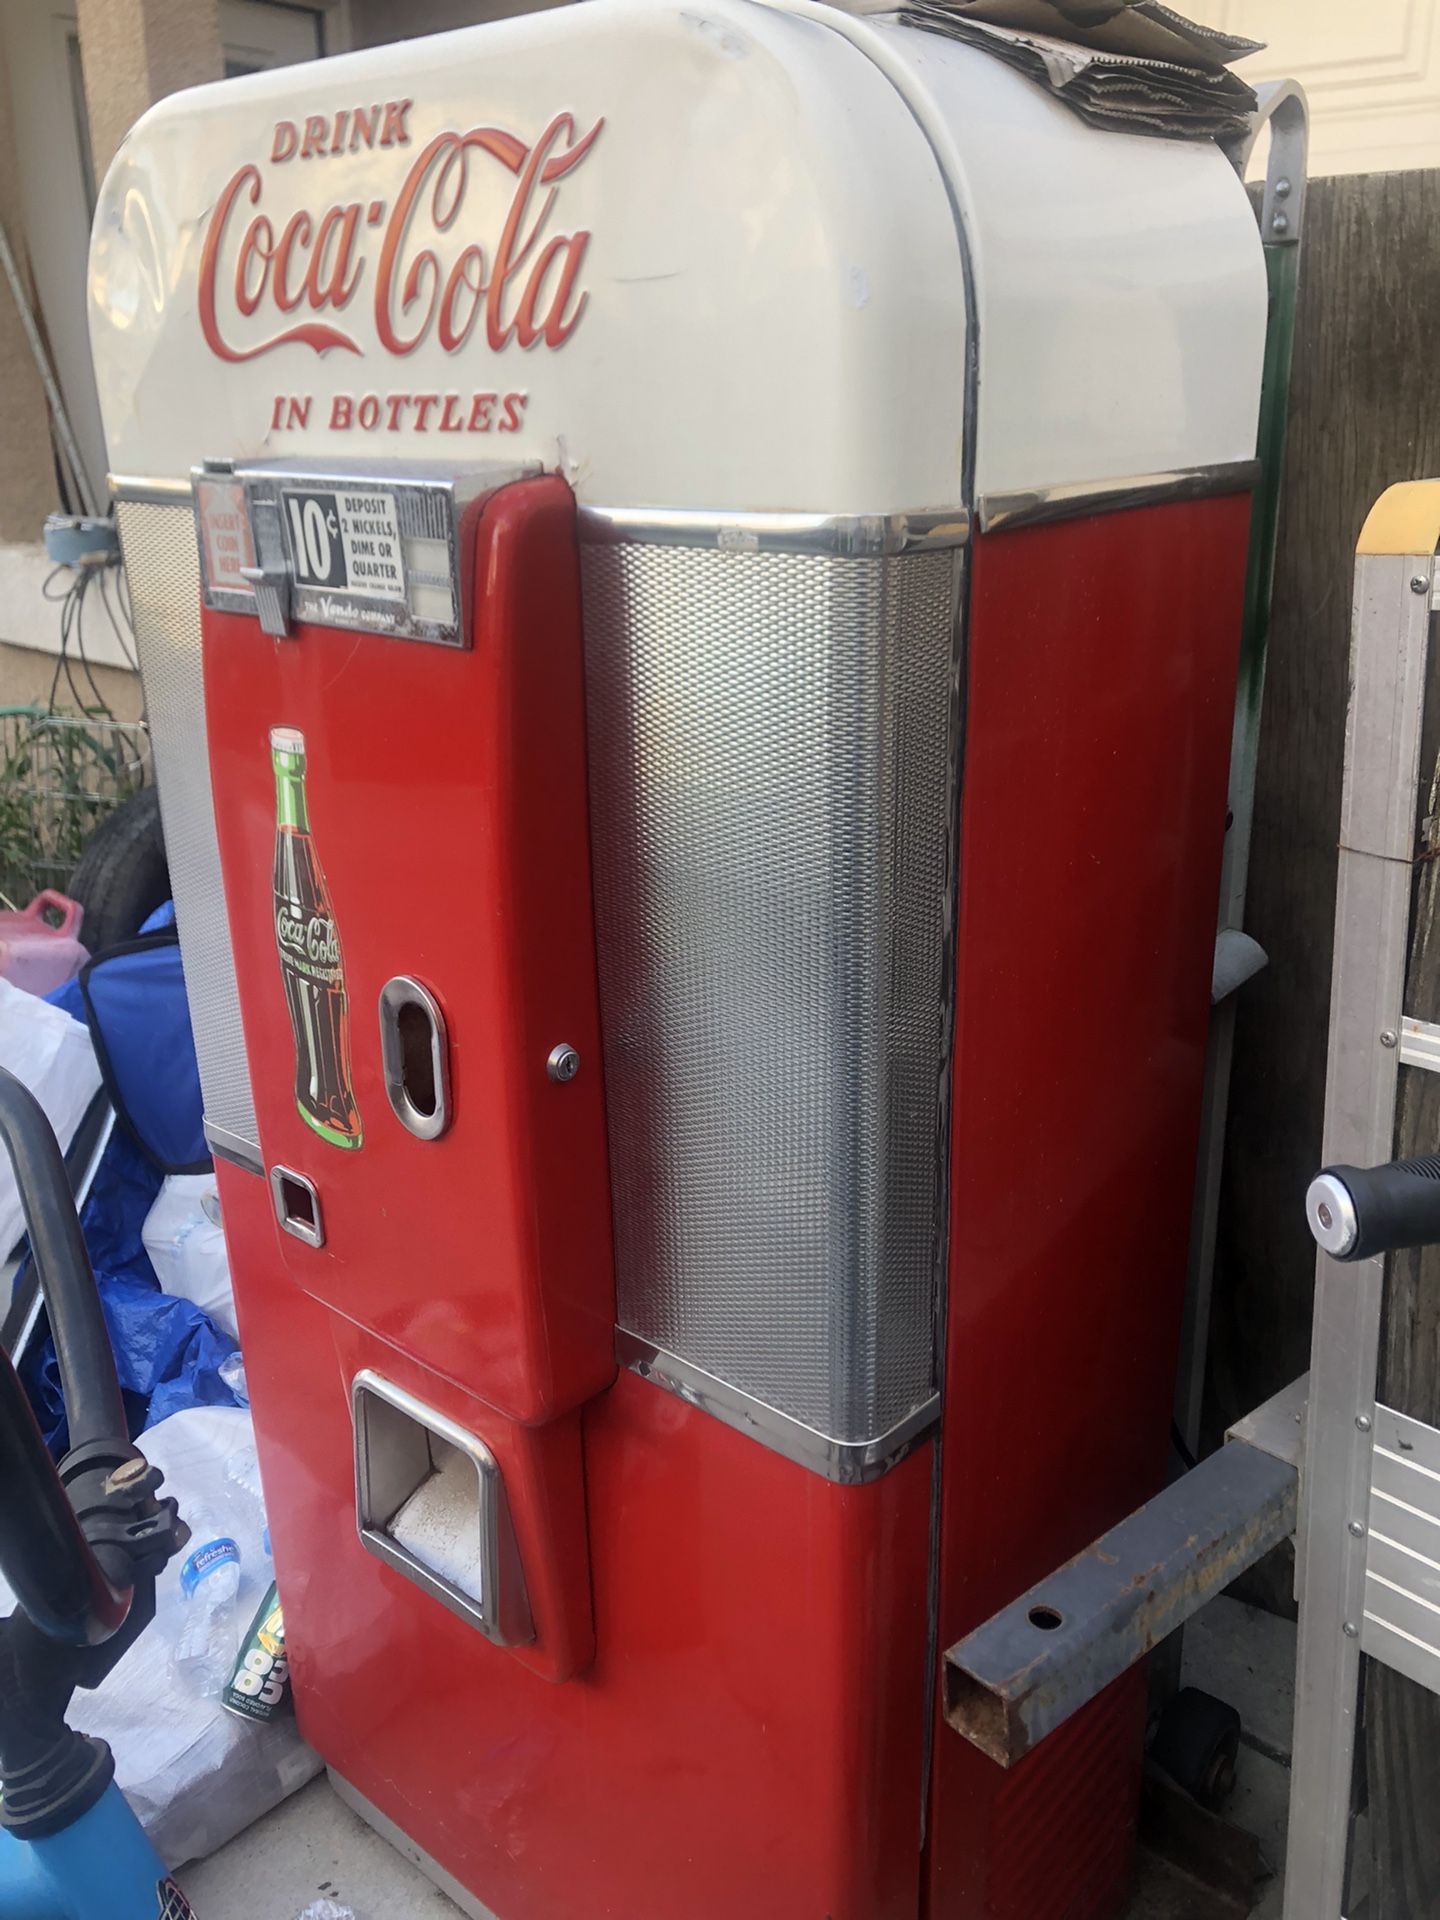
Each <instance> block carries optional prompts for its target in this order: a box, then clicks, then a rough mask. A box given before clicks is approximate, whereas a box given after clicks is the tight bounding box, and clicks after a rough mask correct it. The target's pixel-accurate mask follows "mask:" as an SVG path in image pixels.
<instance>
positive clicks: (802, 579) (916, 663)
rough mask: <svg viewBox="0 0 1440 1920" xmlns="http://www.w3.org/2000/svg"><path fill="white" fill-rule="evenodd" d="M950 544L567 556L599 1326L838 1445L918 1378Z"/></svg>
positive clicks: (934, 1042)
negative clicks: (602, 1190)
mask: <svg viewBox="0 0 1440 1920" xmlns="http://www.w3.org/2000/svg"><path fill="white" fill-rule="evenodd" d="M958 565H959V560H958V557H957V555H956V554H955V553H954V552H953V551H938V552H926V553H920V554H914V555H909V556H905V557H894V556H887V557H880V556H876V557H873V558H841V557H836V556H833V555H825V554H807V553H786V552H765V551H760V552H733V551H719V550H716V548H715V546H714V545H713V544H712V545H711V546H710V547H709V548H699V547H687V546H677V545H650V546H647V545H645V544H634V543H630V544H599V545H592V546H589V547H587V549H586V552H585V592H586V635H585V645H586V659H587V676H588V694H589V724H590V757H591V788H592V790H591V799H592V832H593V837H594V854H595V887H596V919H597V934H598V939H599V955H600V976H601V1004H602V1013H603V1020H604V1030H605V1071H606V1097H607V1101H608V1104H609V1116H610V1153H611V1166H612V1178H613V1183H614V1199H615V1231H616V1259H617V1283H618V1293H619V1316H620V1324H621V1327H622V1329H624V1330H625V1331H626V1332H628V1333H630V1334H633V1335H635V1336H637V1337H638V1338H639V1339H641V1340H643V1341H645V1342H648V1343H651V1344H653V1345H654V1346H655V1347H658V1348H660V1349H663V1350H664V1351H665V1352H666V1353H668V1354H672V1355H675V1356H678V1357H679V1358H680V1359H682V1360H683V1361H685V1362H687V1363H688V1364H689V1365H691V1366H693V1367H696V1368H699V1369H702V1370H703V1371H704V1372H705V1373H706V1374H708V1375H710V1376H713V1377H714V1378H715V1379H717V1380H719V1381H721V1382H724V1383H726V1384H727V1385H729V1386H730V1387H733V1388H738V1389H739V1390H741V1392H743V1393H745V1394H748V1395H750V1396H753V1398H754V1399H755V1400H756V1401H759V1402H761V1403H763V1405H764V1406H765V1407H766V1408H770V1409H773V1410H775V1411H776V1412H778V1413H780V1414H781V1415H783V1416H786V1417H787V1418H788V1419H790V1420H793V1421H796V1422H800V1423H803V1424H804V1426H806V1427H808V1428H811V1429H814V1430H816V1431H818V1432H819V1433H821V1434H824V1435H829V1436H832V1437H834V1438H835V1439H836V1440H839V1441H842V1442H845V1443H854V1442H863V1441H868V1440H872V1439H875V1438H877V1437H878V1436H880V1435H882V1434H886V1433H888V1432H889V1431H890V1430H892V1429H893V1428H895V1427H896V1426H897V1425H898V1424H899V1423H900V1422H902V1421H903V1420H905V1418H906V1417H907V1416H908V1415H910V1414H911V1413H912V1412H913V1411H914V1410H915V1409H916V1408H917V1407H920V1406H922V1405H923V1404H924V1403H925V1402H926V1401H927V1399H928V1398H929V1397H930V1396H931V1394H932V1392H933V1389H934V1368H935V1354H934V1336H933V1324H934V1284H935V1273H936V1255H937V1245H938V1236H939V1231H940V1220H939V1214H940V1201H941V1195H942V1190H943V1182H942V1178H941V1153H940V1147H941V1136H942V1122H943V1105H942V1071H943V1066H944V1058H945V1053H946V1047H947V1039H948V991H947V980H946V975H947V971H948V969H947V966H946V955H947V951H948V947H947V930H948V925H949V915H950V901H949V892H950V889H949V870H950V834H951V824H952V816H953V811H954V807H953V799H954V792H953V760H954V740H953V738H952V732H953V726H952V707H953V701H952V692H953V686H954V678H953V675H954V667H955V661H954V647H955V640H954V634H955V622H954V612H953V609H954V594H955V585H956V572H957V568H958Z"/></svg>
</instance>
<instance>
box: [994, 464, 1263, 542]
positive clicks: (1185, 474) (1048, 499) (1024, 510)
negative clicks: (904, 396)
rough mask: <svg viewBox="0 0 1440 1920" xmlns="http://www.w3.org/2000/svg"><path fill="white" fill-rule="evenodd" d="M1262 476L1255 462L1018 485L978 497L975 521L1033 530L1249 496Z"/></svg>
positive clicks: (996, 525) (996, 528)
mask: <svg viewBox="0 0 1440 1920" xmlns="http://www.w3.org/2000/svg"><path fill="white" fill-rule="evenodd" d="M1259 477H1260V462H1259V461H1258V460H1227V461H1222V462H1218V463H1217V464H1215V465H1213V466H1208V467H1181V468H1179V469H1177V471H1175V472H1174V473H1139V474H1131V475H1127V476H1125V477H1124V478H1120V479H1115V480H1081V481H1075V482H1073V483H1071V484H1070V485H1067V486H1059V487H1022V488H1019V489H1017V490H1016V491H1015V492H1013V493H982V494H981V495H980V497H979V499H978V501H977V502H976V508H977V511H976V518H977V520H978V522H979V526H980V531H981V532H982V533H995V532H998V530H999V529H1000V528H1001V527H1033V526H1038V525H1040V524H1041V522H1043V521H1047V520H1078V519H1084V518H1087V517H1088V516H1089V515H1091V514H1096V513H1119V512H1121V511H1123V510H1124V509H1125V508H1127V507H1148V506H1155V505H1158V504H1159V503H1160V502H1161V501H1166V500H1204V499H1207V498H1209V496H1210V495H1211V494H1219V493H1249V492H1250V491H1251V489H1252V488H1253V487H1254V485H1255V483H1256V481H1257V480H1258V479H1259Z"/></svg>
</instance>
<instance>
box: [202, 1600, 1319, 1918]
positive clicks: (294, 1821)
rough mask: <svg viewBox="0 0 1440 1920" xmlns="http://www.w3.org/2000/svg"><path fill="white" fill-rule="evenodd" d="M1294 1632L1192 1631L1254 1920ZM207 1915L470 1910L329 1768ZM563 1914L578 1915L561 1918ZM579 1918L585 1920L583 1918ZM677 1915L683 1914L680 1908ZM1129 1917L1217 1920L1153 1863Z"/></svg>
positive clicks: (1288, 1709) (222, 1882)
mask: <svg viewBox="0 0 1440 1920" xmlns="http://www.w3.org/2000/svg"><path fill="white" fill-rule="evenodd" d="M1294 1672H1295V1630H1294V1628H1293V1626H1291V1625H1290V1624H1289V1623H1288V1622H1286V1621H1283V1620H1276V1619H1275V1618H1273V1617H1272V1616H1271V1615H1269V1614H1265V1613H1260V1612H1257V1611H1256V1610H1255V1609H1254V1608H1252V1607H1247V1606H1244V1605H1243V1604H1242V1603H1241V1602H1239V1601H1236V1600H1227V1599H1221V1600H1217V1601H1215V1602H1214V1603H1213V1604H1212V1605H1211V1606H1210V1607H1209V1608H1207V1609H1206V1611H1205V1612H1204V1613H1202V1614H1201V1615H1200V1616H1199V1618H1198V1619H1197V1620H1196V1621H1195V1622H1194V1623H1193V1624H1192V1625H1191V1626H1190V1627H1189V1628H1187V1629H1186V1634H1185V1660H1184V1670H1183V1679H1184V1681H1185V1683H1186V1684H1187V1685H1190V1686H1197V1687H1203V1688H1204V1689H1205V1690H1206V1691H1207V1692H1209V1693H1214V1694H1218V1695H1219V1697H1220V1698H1221V1699H1222V1700H1228V1701H1229V1702H1230V1703H1231V1705H1232V1706H1234V1707H1236V1708H1238V1709H1239V1712H1240V1714H1241V1716H1242V1718H1243V1720H1244V1723H1245V1735H1244V1744H1243V1745H1242V1748H1241V1753H1240V1766H1239V1780H1238V1784H1237V1786H1236V1789H1235V1793H1234V1796H1233V1798H1232V1799H1231V1801H1230V1803H1229V1804H1228V1806H1227V1807H1226V1809H1225V1815H1226V1818H1227V1819H1228V1820H1230V1821H1232V1822H1233V1823H1234V1824H1235V1825H1237V1826H1241V1827H1244V1828H1246V1829H1248V1831H1250V1832H1251V1833H1254V1834H1255V1835H1256V1836H1257V1837H1258V1838H1259V1840H1260V1843H1261V1847H1262V1850H1263V1852H1264V1855H1265V1858H1266V1860H1267V1861H1268V1862H1269V1863H1270V1864H1271V1865H1272V1866H1273V1867H1275V1868H1276V1869H1277V1873H1276V1876H1275V1877H1274V1878H1273V1879H1271V1880H1270V1881H1268V1882H1267V1883H1266V1885H1265V1888H1264V1890H1263V1892H1262V1895H1261V1898H1260V1903H1259V1905H1258V1906H1257V1907H1256V1908H1255V1910H1254V1915H1253V1920H1279V1915H1280V1907H1281V1898H1282V1883H1281V1880H1280V1877H1279V1873H1278V1868H1279V1866H1280V1863H1281V1862H1282V1861H1283V1859H1284V1853H1285V1816H1286V1809H1287V1805H1288V1802H1289V1793H1290V1722H1291V1715H1292V1711H1293V1706H1294ZM178 1877H179V1880H180V1883H181V1885H182V1886H183V1887H184V1889H185V1891H186V1893H187V1894H188V1895H189V1897H190V1900H191V1902H192V1904H193V1905H194V1908H195V1911H196V1915H197V1916H198V1920H297V1916H298V1915H300V1914H302V1913H303V1912H304V1910H305V1908H306V1907H307V1906H308V1905H310V1904H311V1903H312V1902H313V1901H317V1900H327V1899H328V1900H332V1901H335V1902H336V1903H338V1904H339V1905H341V1906H342V1907H343V1906H349V1907H351V1908H352V1909H353V1911H354V1913H355V1916H356V1920H459V1916H460V1909H459V1908H458V1907H456V1906H455V1905H454V1904H453V1903H452V1902H451V1901H449V1900H447V1899H446V1897H445V1896H444V1894H442V1893H440V1892H438V1891H437V1890H436V1889H435V1888H434V1887H433V1886H431V1885H430V1883H429V1881H428V1880H426V1879H425V1878H424V1876H423V1875H422V1874H421V1873H420V1872H419V1870H418V1869H417V1868H416V1867H414V1866H413V1865H412V1864H411V1863H410V1862H409V1861H408V1860H406V1859H404V1858H403V1857H402V1856H401V1855H400V1854H399V1853H397V1852H396V1851H395V1850H394V1848H392V1847H391V1846H390V1845H389V1844H388V1843H387V1842H386V1841H384V1840H382V1839H380V1838H379V1837H378V1836H377V1835H376V1834H374V1833H372V1832H371V1830H370V1828H369V1827H367V1826H366V1825H365V1824H364V1822H363V1821H362V1820H361V1819H360V1818H359V1817H358V1816H357V1815H356V1814H354V1813H352V1812H351V1810H350V1809H349V1807H347V1806H345V1805H344V1804H343V1802H341V1801H340V1800H339V1799H338V1798H337V1797H336V1795H335V1793H334V1791H333V1789H332V1788H331V1786H330V1784H329V1782H328V1781H327V1780H326V1779H325V1777H324V1776H323V1775H322V1776H321V1777H320V1779H318V1780H315V1781H313V1782H312V1783H311V1784H310V1785H309V1786H308V1787H305V1788H304V1789H302V1791H301V1792H300V1793H298V1794H296V1795H295V1797H294V1798H293V1799H292V1800H289V1801H287V1802H286V1803H285V1805H284V1806H282V1807H280V1808H278V1809H277V1810H276V1811H275V1812H274V1813H272V1814H270V1815H269V1816H268V1817H267V1818H266V1819H264V1820H261V1821H260V1822H259V1823H258V1824H257V1825H256V1826H254V1827H252V1828H251V1829H250V1830H249V1832H248V1833H242V1834H241V1835H240V1836H239V1838H238V1839H236V1840H232V1841H231V1843H230V1845H229V1846H228V1847H224V1848H222V1849H221V1851H220V1852H219V1853H217V1854H215V1855H214V1856H213V1857H212V1858H211V1859H209V1860H204V1861H201V1862H199V1863H197V1864H196V1865H194V1866H192V1867H189V1868H187V1869H185V1870H184V1871H183V1872H182V1873H180V1875H179V1876H178ZM556 1920H569V1916H561V1915H557V1916H556ZM575 1920H585V1916H582V1915H577V1916H575ZM675 1920H684V1916H683V1915H680V1914H677V1915H676V1916H675ZM1126 1920H1208V1912H1207V1902H1206V1899H1205V1896H1204V1895H1203V1893H1201V1892H1198V1891H1197V1889H1196V1888H1195V1887H1194V1886H1193V1885H1191V1884H1189V1883H1181V1882H1180V1881H1179V1880H1178V1879H1177V1877H1176V1876H1174V1875H1173V1874H1171V1873H1170V1872H1169V1871H1168V1870H1167V1869H1166V1868H1165V1867H1164V1866H1163V1864H1161V1863H1158V1862H1155V1861H1153V1860H1149V1859H1144V1860H1142V1863H1141V1873H1140V1878H1139V1882H1138V1884H1137V1888H1136V1894H1135V1898H1134V1901H1133V1902H1132V1904H1131V1906H1130V1909H1129V1912H1128V1914H1127V1915H1126Z"/></svg>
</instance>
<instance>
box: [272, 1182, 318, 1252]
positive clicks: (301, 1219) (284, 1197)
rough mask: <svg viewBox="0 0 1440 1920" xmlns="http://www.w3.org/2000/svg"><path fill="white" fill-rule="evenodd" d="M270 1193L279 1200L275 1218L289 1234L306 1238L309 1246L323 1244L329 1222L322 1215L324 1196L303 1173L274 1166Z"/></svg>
mask: <svg viewBox="0 0 1440 1920" xmlns="http://www.w3.org/2000/svg"><path fill="white" fill-rule="evenodd" d="M270 1196H271V1198H272V1200H273V1201H274V1203H275V1218H276V1219H277V1220H278V1221H279V1222H280V1224H281V1226H282V1227H283V1228H284V1229H285V1231H286V1233H289V1234H293V1235H294V1236H295V1238H296V1239H297V1240H303V1241H304V1242H305V1245H306V1246H307V1247H323V1246H324V1244H325V1223H324V1221H323V1219H322V1218H321V1214H320V1196H319V1194H318V1193H317V1192H316V1191H315V1188H314V1186H313V1184H312V1183H311V1182H310V1181H309V1180H307V1179H306V1178H305V1176H304V1174H303V1173H294V1172H292V1171H291V1169H290V1168H289V1167H272V1168H271V1169H270Z"/></svg>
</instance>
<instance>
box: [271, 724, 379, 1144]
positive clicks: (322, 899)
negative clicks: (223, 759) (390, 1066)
mask: <svg viewBox="0 0 1440 1920" xmlns="http://www.w3.org/2000/svg"><path fill="white" fill-rule="evenodd" d="M270 758H271V761H272V763H273V764H274V768H275V817H276V824H275V945H276V947H277V948H278V950H279V954H280V977H281V979H282V980H283V981H284V983H285V1003H286V1005H287V1007H288V1008H289V1010H290V1026H291V1028H292V1030H293V1032H294V1035H295V1105H296V1107H297V1108H298V1109H299V1113H300V1118H301V1119H302V1120H303V1121H305V1123H306V1125H307V1126H311V1127H313V1128H314V1129H315V1131H316V1133H318V1134H319V1135H320V1137H321V1139H322V1140H328V1141H330V1143H331V1144H332V1145H333V1146H337V1147H358V1146H359V1145H360V1143H361V1141H362V1140H363V1138H364V1133H363V1130H362V1128H361V1125H360V1109H359V1108H358V1107H357V1106H356V1104H355V1092H354V1088H353V1086H352V1085H351V1072H350V996H349V994H348V993H347V992H346V990H345V967H344V962H343V960H342V959H341V955H340V935H339V933H338V932H337V930H336V926H335V910H334V908H333V906H332V905H331V901H330V890H329V888H328V887H327V886H326V884H325V875H324V872H323V871H322V869H321V866H320V862H319V860H318V859H317V858H316V855H315V842H314V840H313V838H312V837H311V833H310V812H309V807H308V805H307V803H306V798H305V736H304V735H303V734H301V733H298V732H297V731H296V730H295V728H294V727H272V728H271V729H270Z"/></svg>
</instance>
